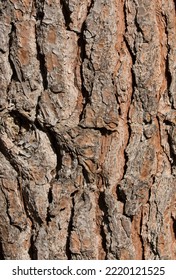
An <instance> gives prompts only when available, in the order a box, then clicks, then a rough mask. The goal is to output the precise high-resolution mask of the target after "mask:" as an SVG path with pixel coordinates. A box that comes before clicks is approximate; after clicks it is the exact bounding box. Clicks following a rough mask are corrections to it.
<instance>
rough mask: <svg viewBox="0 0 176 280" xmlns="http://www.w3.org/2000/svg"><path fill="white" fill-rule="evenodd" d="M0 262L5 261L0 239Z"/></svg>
mask: <svg viewBox="0 0 176 280" xmlns="http://www.w3.org/2000/svg"><path fill="white" fill-rule="evenodd" d="M0 260H5V257H4V251H3V246H2V240H1V239H0Z"/></svg>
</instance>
